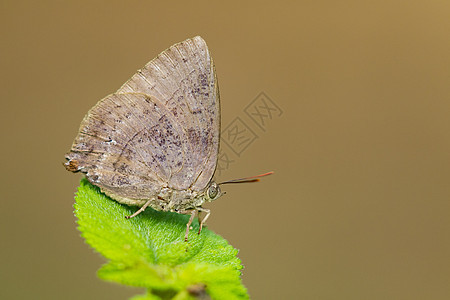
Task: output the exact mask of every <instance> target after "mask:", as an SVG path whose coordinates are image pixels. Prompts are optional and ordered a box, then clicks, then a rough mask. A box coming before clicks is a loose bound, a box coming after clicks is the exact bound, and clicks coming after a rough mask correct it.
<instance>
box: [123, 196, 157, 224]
mask: <svg viewBox="0 0 450 300" xmlns="http://www.w3.org/2000/svg"><path fill="white" fill-rule="evenodd" d="M152 201H153V199H150V200H148V201H147V202H145V204H144V205H143V206H142V207H141V208H139V209H138V210H137V211H136V212H135V213H134V214H132V215H131V216H125V218H126V219H131V218H134V217H136V216H137V215H138V214H140V213H141V212H143V211H144V210H145V209H146V208H147V207H148V206H149V205H150V202H152Z"/></svg>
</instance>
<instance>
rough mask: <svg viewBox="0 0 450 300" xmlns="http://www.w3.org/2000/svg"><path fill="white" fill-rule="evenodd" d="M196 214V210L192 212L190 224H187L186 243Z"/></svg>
mask: <svg viewBox="0 0 450 300" xmlns="http://www.w3.org/2000/svg"><path fill="white" fill-rule="evenodd" d="M195 212H196V210H193V211H192V212H191V217H190V218H189V222H187V224H186V234H185V235H184V241H185V242H187V241H188V234H189V230H190V228H191V224H192V221H194V217H195Z"/></svg>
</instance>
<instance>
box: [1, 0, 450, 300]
mask: <svg viewBox="0 0 450 300" xmlns="http://www.w3.org/2000/svg"><path fill="white" fill-rule="evenodd" d="M0 8H1V9H0V32H1V47H0V51H1V53H0V66H1V69H0V76H1V77H0V82H1V89H0V99H1V104H2V109H1V116H2V117H1V119H0V122H1V128H2V140H1V150H0V151H1V173H0V174H1V181H0V182H1V189H0V193H1V201H0V206H1V214H2V217H1V219H0V222H1V227H0V230H1V241H2V242H1V246H0V257H1V258H0V259H1V268H0V276H1V278H0V298H1V299H126V298H128V297H130V296H132V295H135V294H137V293H141V292H142V290H139V289H133V288H127V287H123V286H119V285H115V284H111V283H106V282H102V281H101V280H99V279H97V278H96V274H95V272H96V270H97V269H98V268H99V267H100V265H101V264H102V263H103V262H104V260H103V258H102V257H100V256H99V255H98V254H96V253H94V252H93V251H92V250H91V249H90V248H89V247H88V246H87V245H86V244H84V241H83V240H82V239H81V238H80V237H79V233H78V231H77V230H76V224H75V218H74V216H73V207H72V205H73V202H74V201H73V196H74V192H75V190H76V187H77V186H78V183H79V180H80V178H81V177H80V175H75V174H70V173H69V172H67V171H65V169H64V168H63V167H62V165H61V164H62V162H63V161H64V159H63V156H64V153H65V152H66V151H68V150H69V148H70V146H71V143H72V140H73V138H74V137H75V135H76V133H77V129H78V126H79V123H80V122H81V120H82V118H83V116H84V114H85V113H86V112H87V111H88V109H89V108H90V107H92V106H93V105H94V104H95V103H96V102H97V101H98V100H100V99H101V98H103V97H104V96H106V95H108V94H110V93H112V92H114V91H115V90H117V89H118V88H119V87H120V86H121V85H122V83H124V82H125V81H126V80H127V79H128V78H129V77H130V76H131V75H132V74H133V73H134V72H135V71H136V70H137V69H138V68H140V67H142V66H143V65H144V64H145V63H146V62H147V61H149V60H150V59H152V58H154V57H155V56H156V55H157V54H158V53H159V52H161V51H162V50H164V49H165V48H167V47H169V46H170V45H172V44H174V43H176V42H179V41H182V40H184V39H186V38H189V37H193V36H195V35H201V36H202V37H203V38H204V39H205V40H206V41H207V42H208V45H209V48H210V49H211V51H212V53H213V57H214V60H215V64H216V69H217V73H218V77H219V82H220V88H221V99H222V126H223V128H225V127H226V126H227V125H229V124H232V122H233V121H234V120H235V118H236V117H239V118H240V120H241V121H242V123H244V124H245V125H246V126H247V127H248V128H250V129H251V130H252V131H253V133H254V134H255V135H256V136H257V138H256V139H254V141H253V142H252V143H251V144H249V145H248V147H247V148H246V149H245V151H242V152H241V153H240V155H239V156H237V155H236V154H235V153H234V152H233V151H231V150H230V149H229V148H227V146H226V145H224V146H223V151H224V152H223V153H225V155H228V156H229V160H231V161H232V162H231V163H229V165H228V166H225V167H224V170H222V171H221V174H220V176H218V177H219V178H218V179H219V180H226V179H232V178H239V177H243V176H250V175H255V174H258V173H261V172H266V171H270V170H273V171H275V172H276V174H275V175H273V176H271V177H268V178H265V179H264V180H263V181H262V182H260V183H258V184H248V185H235V186H227V187H226V191H227V195H226V196H225V197H223V198H221V199H220V200H219V201H217V202H215V203H212V204H211V205H210V208H211V209H212V210H213V213H212V215H211V218H210V220H209V221H208V226H209V228H210V229H212V230H214V231H215V232H217V233H218V234H220V235H222V236H223V237H225V238H226V239H228V240H229V242H230V243H231V244H232V245H233V246H235V247H236V248H238V249H240V253H239V256H240V258H241V259H242V261H243V263H244V265H245V270H244V273H243V281H244V284H245V285H246V286H247V287H248V289H249V292H250V295H251V297H252V299H450V218H449V216H450V201H449V200H450V181H449V180H450V119H449V114H450V35H449V32H450V18H449V16H450V2H449V1H434V0H433V1H278V2H276V1H246V2H244V1H221V2H219V1H180V2H163V1H159V2H156V1H143V0H141V1H137V0H132V1H2V2H1V3H0ZM261 92H264V93H265V97H267V99H266V100H270V101H271V102H270V103H275V104H276V105H277V106H278V108H279V109H280V111H279V112H277V113H276V114H272V115H270V117H268V116H266V117H265V119H264V120H265V125H264V127H263V128H261V127H259V126H257V124H256V123H255V122H254V121H253V120H252V119H251V118H250V117H249V116H248V115H247V114H246V110H245V109H246V107H247V106H249V105H253V106H254V105H255V103H256V102H253V101H254V100H255V99H258V95H260V93H261ZM252 103H253V104H252ZM261 111H262V112H264V111H265V112H266V113H267V110H264V109H263V108H261ZM266 115H267V114H266Z"/></svg>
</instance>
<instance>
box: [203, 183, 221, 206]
mask: <svg viewBox="0 0 450 300" xmlns="http://www.w3.org/2000/svg"><path fill="white" fill-rule="evenodd" d="M223 194H225V193H224V192H222V191H221V190H220V187H219V185H218V184H217V183H216V182H214V181H211V183H210V184H209V186H208V188H207V189H206V192H205V200H206V201H208V202H212V201H214V200H216V199H219V198H220V197H221V196H222V195H223Z"/></svg>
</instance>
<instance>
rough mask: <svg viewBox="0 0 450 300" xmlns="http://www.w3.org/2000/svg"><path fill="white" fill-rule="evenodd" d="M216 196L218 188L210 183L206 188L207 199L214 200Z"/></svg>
mask: <svg viewBox="0 0 450 300" xmlns="http://www.w3.org/2000/svg"><path fill="white" fill-rule="evenodd" d="M218 194H219V186H218V185H217V183H215V182H213V183H211V185H210V186H209V188H208V197H209V198H210V199H211V200H214V199H215V198H216V197H217V195H218Z"/></svg>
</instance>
